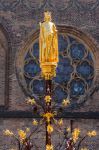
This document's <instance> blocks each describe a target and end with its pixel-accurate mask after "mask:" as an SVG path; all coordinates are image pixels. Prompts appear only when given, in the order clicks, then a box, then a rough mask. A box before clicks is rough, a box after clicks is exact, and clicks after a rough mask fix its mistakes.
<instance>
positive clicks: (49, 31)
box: [39, 11, 58, 79]
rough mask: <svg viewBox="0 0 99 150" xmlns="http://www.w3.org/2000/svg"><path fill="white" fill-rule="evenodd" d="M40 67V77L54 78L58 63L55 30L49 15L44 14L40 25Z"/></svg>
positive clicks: (48, 13) (47, 13)
mask: <svg viewBox="0 0 99 150" xmlns="http://www.w3.org/2000/svg"><path fill="white" fill-rule="evenodd" d="M39 45H40V67H41V70H42V76H43V77H45V79H51V78H52V77H55V76H56V67H57V63H58V35H57V29H56V26H55V24H54V23H53V22H51V13H50V12H48V11H47V12H45V13H44V22H43V23H40V36H39Z"/></svg>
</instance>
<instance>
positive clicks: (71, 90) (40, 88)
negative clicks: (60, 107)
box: [24, 34, 94, 104]
mask: <svg viewBox="0 0 99 150" xmlns="http://www.w3.org/2000/svg"><path fill="white" fill-rule="evenodd" d="M24 62H25V63H24V78H25V81H26V84H27V89H28V93H29V95H31V96H32V97H34V98H39V97H41V98H43V94H44V90H45V84H44V80H43V79H42V78H41V70H40V65H39V42H38V39H37V40H36V41H35V42H34V43H33V46H32V48H30V49H29V50H28V52H27V53H26V55H25V57H24ZM56 72H57V76H56V78H54V79H53V82H54V83H55V86H54V89H53V99H54V100H55V102H57V103H58V104H60V103H61V102H62V100H63V99H65V98H67V97H69V98H70V100H71V104H74V103H77V101H78V100H79V98H80V97H81V96H82V95H84V94H85V93H86V92H87V91H88V90H89V89H90V88H91V85H92V83H93V78H94V61H93V54H92V52H91V50H90V49H89V48H88V47H87V46H86V45H85V44H84V43H83V41H81V40H79V39H78V38H76V37H74V36H72V35H69V34H67V35H66V36H65V35H63V34H59V63H58V67H57V70H56Z"/></svg>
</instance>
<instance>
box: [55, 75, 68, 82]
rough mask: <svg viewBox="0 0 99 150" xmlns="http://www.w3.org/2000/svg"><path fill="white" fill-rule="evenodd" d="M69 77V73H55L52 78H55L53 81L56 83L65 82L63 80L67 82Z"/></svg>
mask: <svg viewBox="0 0 99 150" xmlns="http://www.w3.org/2000/svg"><path fill="white" fill-rule="evenodd" d="M70 78H71V75H70V74H69V75H64V74H62V75H57V76H56V77H55V78H54V80H55V82H57V83H65V82H68V81H69V80H70Z"/></svg>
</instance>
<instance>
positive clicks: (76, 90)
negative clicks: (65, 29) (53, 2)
mask: <svg viewBox="0 0 99 150" xmlns="http://www.w3.org/2000/svg"><path fill="white" fill-rule="evenodd" d="M70 92H71V96H80V95H83V94H84V93H85V83H84V81H82V80H81V79H80V80H77V79H74V80H72V81H71V83H70Z"/></svg>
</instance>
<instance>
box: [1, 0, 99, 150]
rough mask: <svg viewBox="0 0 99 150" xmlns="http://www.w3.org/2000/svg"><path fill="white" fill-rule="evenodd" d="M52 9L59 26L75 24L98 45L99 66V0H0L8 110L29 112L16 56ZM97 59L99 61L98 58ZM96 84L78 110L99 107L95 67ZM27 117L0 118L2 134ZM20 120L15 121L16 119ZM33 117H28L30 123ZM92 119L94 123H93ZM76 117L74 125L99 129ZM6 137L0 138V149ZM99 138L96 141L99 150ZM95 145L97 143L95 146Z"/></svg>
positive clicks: (3, 86)
mask: <svg viewBox="0 0 99 150" xmlns="http://www.w3.org/2000/svg"><path fill="white" fill-rule="evenodd" d="M45 10H49V11H51V12H52V16H53V20H54V21H55V23H56V24H57V25H65V26H72V27H76V28H77V29H79V30H81V31H82V32H84V33H85V34H86V35H87V36H88V37H89V38H90V39H92V41H93V43H94V44H95V45H96V52H95V53H96V54H95V55H96V56H97V59H95V60H94V61H95V64H96V66H99V45H98V42H99V35H98V34H99V1H98V0H61V1H59V0H54V1H53V0H1V1H0V52H1V54H0V105H2V106H4V105H6V106H7V107H8V106H9V107H8V111H10V110H11V111H13V110H14V111H20V110H21V111H27V110H29V109H30V108H29V107H28V106H27V105H26V103H25V100H26V98H27V97H26V95H25V94H24V92H23V90H22V88H21V86H20V85H19V82H18V78H17V75H16V59H17V55H18V52H19V51H20V50H21V48H22V47H23V46H24V44H25V43H26V41H27V40H28V38H29V37H30V36H31V35H32V34H33V32H35V31H36V30H37V29H38V28H39V22H40V21H41V20H43V12H44V11H45ZM96 60H97V61H96ZM96 84H97V87H96V88H95V90H94V92H93V93H94V94H93V95H92V96H91V97H88V100H87V101H86V103H84V105H83V106H82V107H80V108H78V109H77V110H75V111H77V112H81V111H82V112H90V111H91V112H96V111H98V109H99V101H98V97H99V68H96V78H95V82H94V85H93V87H95V85H96ZM27 120H28V119H16V120H15V119H0V122H1V125H0V135H2V130H3V128H10V127H11V125H12V124H13V125H12V129H14V130H15V129H16V128H19V126H21V127H22V126H25V124H27V123H28V121H27ZM17 121H18V123H17V124H16V122H17ZM23 122H24V123H23ZM30 122H31V120H29V124H30ZM90 122H91V123H90ZM90 122H89V120H86V121H85V120H81V121H79V120H75V121H74V123H73V126H74V127H75V126H76V125H77V126H80V127H81V128H82V130H83V131H86V128H87V129H90V128H95V129H96V130H97V131H98V130H99V125H98V120H90ZM5 140H6V139H5V138H4V137H2V139H1V140H0V145H1V147H0V149H1V150H8V148H3V147H2V145H3V143H4V141H5ZM98 140H99V138H97V139H95V140H94V141H93V142H94V143H95V144H96V146H95V147H93V146H92V147H91V148H89V149H90V150H98V146H99V141H98ZM95 144H94V145H95Z"/></svg>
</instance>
